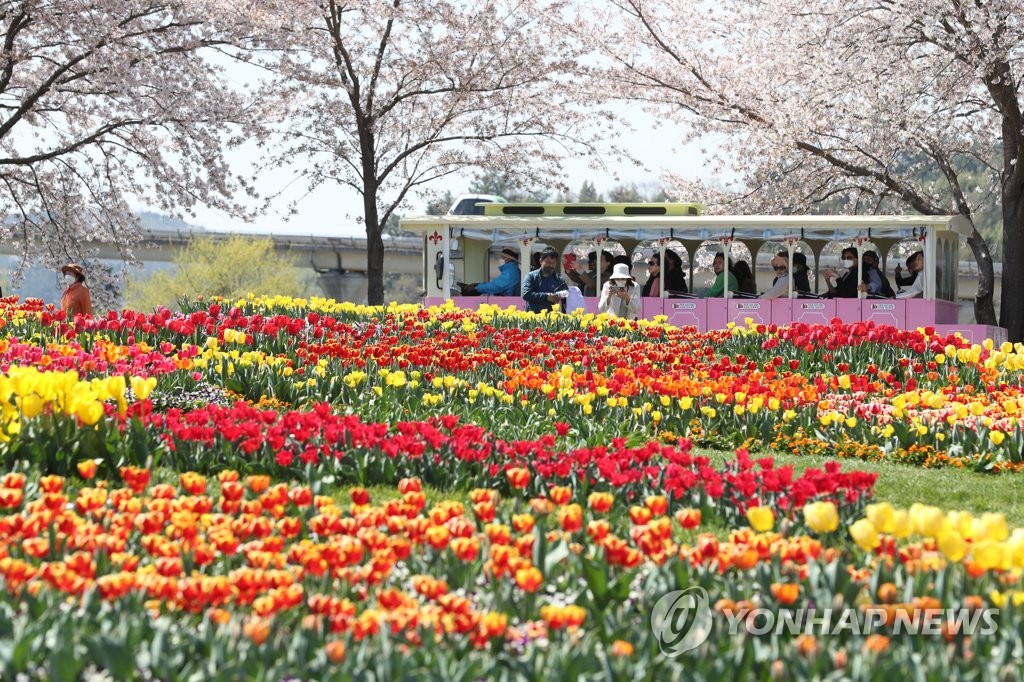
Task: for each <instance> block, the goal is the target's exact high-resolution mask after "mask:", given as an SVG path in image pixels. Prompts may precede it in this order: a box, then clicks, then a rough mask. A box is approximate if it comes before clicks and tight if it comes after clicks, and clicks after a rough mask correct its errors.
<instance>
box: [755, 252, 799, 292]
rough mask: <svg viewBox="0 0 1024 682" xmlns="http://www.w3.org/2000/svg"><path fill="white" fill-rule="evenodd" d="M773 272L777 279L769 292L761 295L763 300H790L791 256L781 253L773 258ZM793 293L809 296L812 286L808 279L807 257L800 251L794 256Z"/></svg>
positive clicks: (773, 281)
mask: <svg viewBox="0 0 1024 682" xmlns="http://www.w3.org/2000/svg"><path fill="white" fill-rule="evenodd" d="M772 270H774V271H775V279H774V280H772V286H771V288H770V289H768V291H766V292H764V293H763V294H761V298H788V297H789V254H788V253H787V252H785V251H779V252H778V253H777V254H775V255H774V256H773V257H772ZM793 291H795V292H797V293H798V294H809V293H810V292H811V284H810V282H809V281H808V279H807V256H805V255H804V254H802V253H800V252H799V251H797V252H795V253H794V254H793Z"/></svg>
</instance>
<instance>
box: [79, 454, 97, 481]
mask: <svg viewBox="0 0 1024 682" xmlns="http://www.w3.org/2000/svg"><path fill="white" fill-rule="evenodd" d="M75 468H76V469H78V475H79V476H81V477H82V478H84V479H85V480H87V481H88V480H90V479H92V478H93V477H95V476H96V470H97V469H99V466H98V465H97V464H96V460H94V459H83V460H82V461H81V462H79V463H78V464H76V465H75Z"/></svg>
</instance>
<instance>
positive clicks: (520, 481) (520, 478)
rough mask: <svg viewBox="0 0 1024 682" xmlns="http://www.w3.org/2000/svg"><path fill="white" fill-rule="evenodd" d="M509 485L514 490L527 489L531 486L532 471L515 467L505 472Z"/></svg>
mask: <svg viewBox="0 0 1024 682" xmlns="http://www.w3.org/2000/svg"><path fill="white" fill-rule="evenodd" d="M505 476H506V477H507V478H508V484H509V485H510V486H512V487H513V488H519V489H522V488H525V487H526V486H528V485H529V484H530V470H529V469H527V468H525V467H513V468H511V469H506V470H505Z"/></svg>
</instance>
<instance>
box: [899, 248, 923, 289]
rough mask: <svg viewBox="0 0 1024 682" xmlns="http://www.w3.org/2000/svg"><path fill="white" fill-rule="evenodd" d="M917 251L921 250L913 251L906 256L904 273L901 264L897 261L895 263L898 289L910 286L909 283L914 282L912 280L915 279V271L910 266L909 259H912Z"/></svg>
mask: <svg viewBox="0 0 1024 682" xmlns="http://www.w3.org/2000/svg"><path fill="white" fill-rule="evenodd" d="M919 253H921V252H920V251H915V252H914V253H912V254H910V255H909V256H907V274H906V275H904V274H903V266H901V265H900V264H899V263H897V264H896V278H895V279H896V286H897V287H899V288H900V289H903V288H906V287H908V286H910V285H911V284H913V283H914V280H915V279H917V273H916V272H914V269H913V268H912V267H910V261H912V260H914V258H916V257H917V255H918V254H919Z"/></svg>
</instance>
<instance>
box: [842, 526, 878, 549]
mask: <svg viewBox="0 0 1024 682" xmlns="http://www.w3.org/2000/svg"><path fill="white" fill-rule="evenodd" d="M850 537H852V538H853V541H854V542H856V543H857V546H858V547H860V548H861V549H863V550H866V551H871V550H873V549H874V548H876V547H878V546H879V545H880V544H882V540H881V538H879V537H878V530H877V529H876V528H875V526H874V524H873V523H871V522H870V521H868V520H867V519H861V520H859V521H855V522H854V523H853V524H852V525H851V526H850Z"/></svg>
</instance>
